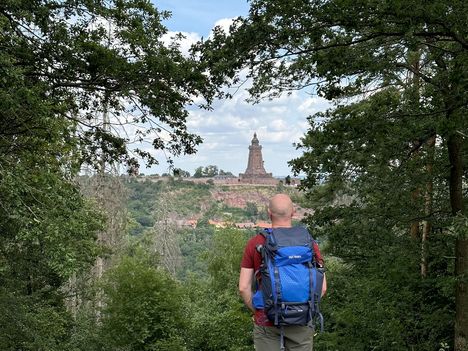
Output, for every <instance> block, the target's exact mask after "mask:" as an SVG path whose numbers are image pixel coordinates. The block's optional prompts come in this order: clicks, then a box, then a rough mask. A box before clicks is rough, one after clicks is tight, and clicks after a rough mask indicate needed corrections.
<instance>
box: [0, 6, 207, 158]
mask: <svg viewBox="0 0 468 351" xmlns="http://www.w3.org/2000/svg"><path fill="white" fill-rule="evenodd" d="M168 16H169V13H168V12H164V11H158V10H157V9H156V8H154V7H153V6H152V5H151V4H150V3H149V1H130V2H122V1H110V2H106V3H99V2H97V3H89V2H87V1H82V0H79V1H47V2H38V3H33V4H30V3H24V2H21V1H10V2H6V3H2V5H0V26H1V29H2V36H1V37H0V43H1V45H2V48H3V50H2V54H1V56H0V62H1V66H2V75H3V76H4V79H3V80H2V83H1V84H2V85H1V91H0V94H1V95H2V99H1V100H2V106H1V107H2V109H1V111H2V128H0V129H1V132H0V133H1V134H0V135H2V150H7V149H10V150H12V149H14V150H15V152H17V151H18V150H19V149H25V148H28V147H31V149H32V150H33V145H27V144H24V143H22V142H21V141H23V140H24V139H25V137H27V136H34V137H36V138H37V139H36V140H35V142H36V143H37V142H40V141H41V140H43V139H41V138H40V137H42V136H43V134H45V135H46V134H47V133H46V131H45V130H44V128H45V127H46V126H47V125H48V122H53V123H54V124H61V128H62V130H63V132H64V136H65V138H66V142H67V143H68V144H69V145H70V147H75V148H78V150H76V151H75V152H76V153H77V155H78V156H79V157H78V158H77V162H78V163H82V162H86V163H90V164H94V165H95V166H96V167H98V166H99V165H100V164H101V162H106V161H116V162H120V161H125V162H127V163H128V164H129V166H131V165H133V164H135V163H136V162H137V161H136V159H135V157H133V155H134V154H136V155H138V156H140V157H143V158H145V159H146V160H147V161H148V163H150V164H151V163H156V162H157V160H156V159H155V158H154V157H153V156H152V154H151V153H149V152H147V151H144V150H141V149H138V148H135V149H132V150H129V148H128V145H129V144H128V142H129V141H134V140H129V139H128V138H127V137H126V136H123V135H125V134H124V133H123V129H122V128H123V127H124V126H125V125H126V124H134V125H135V124H136V125H138V124H139V125H141V126H142V129H139V131H137V132H136V133H135V135H133V136H131V137H132V139H136V141H141V140H143V139H144V138H147V137H151V138H152V142H151V143H152V145H153V147H154V148H155V149H163V150H167V151H169V152H170V153H172V154H174V155H178V154H180V153H193V152H194V151H195V148H196V146H197V145H198V144H199V143H200V142H201V138H200V137H198V136H196V135H194V134H191V133H189V132H188V131H187V129H186V124H185V121H186V118H187V116H188V112H187V110H186V109H185V107H186V106H187V105H190V104H193V103H194V102H193V97H194V96H200V97H205V98H206V102H207V103H209V102H210V99H211V92H210V89H211V88H209V84H207V81H206V79H205V78H204V76H203V74H202V72H201V71H200V70H199V69H198V64H197V63H196V62H195V61H194V60H192V59H190V58H186V57H184V56H183V55H182V53H181V52H180V50H179V44H178V42H177V40H174V41H173V42H172V44H171V45H169V46H166V45H165V44H164V43H163V35H165V34H166V33H167V29H166V28H165V27H164V26H163V25H162V24H161V21H162V20H164V19H166V18H168ZM200 107H207V105H206V104H203V103H202V104H201V105H200ZM163 131H164V132H165V133H167V134H168V136H169V141H167V142H166V141H163V138H162V137H161V136H160V135H161V133H162V132H163ZM119 134H122V135H119ZM18 138H19V141H16V140H17V139H18ZM31 149H30V150H31Z"/></svg>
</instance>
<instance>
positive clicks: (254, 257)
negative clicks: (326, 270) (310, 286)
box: [241, 234, 323, 327]
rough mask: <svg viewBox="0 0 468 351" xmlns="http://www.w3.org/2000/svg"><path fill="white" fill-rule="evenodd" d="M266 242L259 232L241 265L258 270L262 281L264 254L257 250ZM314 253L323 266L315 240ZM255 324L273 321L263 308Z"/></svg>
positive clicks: (269, 324)
mask: <svg viewBox="0 0 468 351" xmlns="http://www.w3.org/2000/svg"><path fill="white" fill-rule="evenodd" d="M263 244H265V237H264V236H263V235H262V234H257V235H256V236H254V237H253V238H252V239H250V240H249V241H248V242H247V245H246V246H245V250H244V256H242V261H241V267H242V268H253V270H254V272H257V279H258V280H259V281H260V279H261V277H260V273H259V272H258V270H259V269H260V265H261V264H262V256H261V255H260V253H259V252H258V251H257V246H258V245H263ZM314 253H315V258H316V260H317V263H318V264H319V265H320V266H323V258H322V254H321V253H320V250H319V247H318V245H317V243H316V242H315V241H314ZM254 321H255V324H257V325H261V326H267V327H269V326H273V323H272V322H271V321H270V320H269V319H268V317H267V316H266V314H265V312H264V311H263V310H255V314H254Z"/></svg>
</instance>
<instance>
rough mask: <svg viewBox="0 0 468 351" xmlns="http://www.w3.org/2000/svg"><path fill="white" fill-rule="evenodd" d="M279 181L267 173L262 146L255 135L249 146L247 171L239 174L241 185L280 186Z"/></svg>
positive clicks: (255, 134)
mask: <svg viewBox="0 0 468 351" xmlns="http://www.w3.org/2000/svg"><path fill="white" fill-rule="evenodd" d="M278 182H279V181H278V179H275V178H273V175H272V174H271V173H267V172H266V171H265V167H264V161H263V156H262V146H261V145H260V142H259V141H258V138H257V133H254V136H253V139H252V142H251V145H250V146H249V160H248V162H247V169H246V170H245V172H244V173H240V174H239V183H248V184H272V185H275V184H278Z"/></svg>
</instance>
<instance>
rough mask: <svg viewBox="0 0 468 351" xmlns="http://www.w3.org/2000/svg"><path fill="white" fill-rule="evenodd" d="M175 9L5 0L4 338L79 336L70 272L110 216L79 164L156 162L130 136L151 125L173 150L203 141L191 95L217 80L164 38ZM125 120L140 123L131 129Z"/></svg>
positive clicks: (1, 85)
mask: <svg viewBox="0 0 468 351" xmlns="http://www.w3.org/2000/svg"><path fill="white" fill-rule="evenodd" d="M167 16H168V13H166V12H160V11H158V10H156V9H155V8H154V7H153V6H152V5H151V4H150V3H149V1H107V2H89V1H83V0H78V1H71V0H65V1H55V0H51V1H39V2H24V1H19V0H12V1H7V2H2V3H1V4H0V28H1V31H0V33H1V34H0V47H1V48H2V50H1V52H0V67H1V68H0V70H1V76H2V79H1V80H0V190H1V192H2V196H1V198H0V231H1V232H2V238H1V240H0V262H1V265H2V270H1V272H0V281H1V284H0V285H1V286H2V288H1V289H0V290H1V291H0V303H1V305H2V311H3V312H5V313H3V314H2V316H3V318H1V320H0V335H1V336H0V345H1V346H0V348H1V349H5V350H18V349H22V350H39V349H44V350H61V349H63V345H64V343H66V341H67V338H69V336H70V333H71V329H72V328H73V323H74V322H73V320H72V318H71V317H72V316H71V314H70V313H69V312H68V311H67V310H66V308H65V303H64V301H65V300H66V298H67V297H68V296H65V293H66V291H65V290H66V289H65V287H66V283H67V281H68V279H69V278H71V277H73V276H74V275H75V274H77V275H78V274H79V273H81V272H83V271H86V270H88V269H89V268H90V266H91V263H92V262H93V261H94V260H95V259H96V257H97V256H98V253H99V251H100V250H99V246H98V243H97V232H98V231H99V230H102V229H103V222H104V220H103V218H102V217H103V216H102V215H101V214H100V213H99V212H98V211H97V210H96V207H95V206H93V205H92V204H91V201H88V200H85V199H84V198H83V196H82V195H81V194H80V192H79V190H78V185H77V184H76V182H75V181H74V178H75V176H76V175H77V173H78V171H79V170H80V167H81V166H82V165H84V164H87V165H91V166H93V167H94V168H95V169H98V170H99V172H100V173H101V174H102V175H104V174H108V172H109V166H111V165H112V164H114V165H115V164H116V163H119V162H126V163H127V164H128V166H129V168H130V169H135V167H136V163H137V161H136V157H137V156H140V157H143V158H146V160H147V162H148V163H154V162H156V161H157V160H155V159H154V157H152V155H151V154H150V153H149V152H146V151H143V150H138V149H131V147H130V146H129V145H130V142H133V141H140V140H142V139H143V138H147V137H151V139H152V145H153V147H154V148H155V149H160V150H161V149H162V150H166V151H168V152H169V153H172V154H174V155H177V154H180V153H184V152H186V153H191V152H194V151H195V148H196V146H197V145H198V144H199V143H200V142H201V139H200V138H199V137H198V136H196V135H193V134H191V133H189V132H188V131H187V129H186V123H185V122H186V118H187V116H188V112H187V110H186V106H187V105H190V104H193V100H192V99H193V98H194V97H195V96H199V97H205V102H206V104H205V103H203V104H202V105H201V106H200V107H207V104H209V102H210V96H211V92H210V89H211V88H210V87H209V84H208V82H207V81H206V79H205V78H204V76H203V74H202V72H201V71H200V70H199V69H198V64H197V63H196V62H195V61H194V60H192V59H190V58H186V57H184V56H183V55H182V53H181V52H180V50H179V47H178V44H177V41H174V42H173V43H172V44H171V45H169V46H165V45H164V44H163V40H162V39H163V38H162V37H163V35H164V34H165V33H166V32H167V30H166V28H165V27H164V26H162V25H161V21H162V20H163V19H165V18H167ZM126 124H132V125H139V126H140V127H142V128H137V130H138V131H137V132H135V134H134V135H130V136H128V137H127V136H126V135H125V133H124V126H125V125H126ZM161 133H164V134H165V135H167V136H168V137H169V141H168V142H165V141H163V138H162V137H160V135H161ZM130 139H131V140H130ZM112 220H114V218H109V221H112ZM3 307H5V309H3ZM12 316H14V317H12Z"/></svg>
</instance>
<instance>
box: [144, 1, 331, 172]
mask: <svg viewBox="0 0 468 351" xmlns="http://www.w3.org/2000/svg"><path fill="white" fill-rule="evenodd" d="M153 3H154V4H155V6H156V7H157V8H158V9H160V10H168V11H171V12H172V17H171V18H170V19H169V20H167V21H165V23H164V24H165V25H166V26H167V28H168V29H169V31H170V33H169V35H170V36H171V35H174V34H175V33H176V32H182V33H183V34H185V36H186V39H185V41H184V43H183V44H182V48H183V49H184V48H185V49H187V48H189V47H190V45H191V44H193V43H195V42H196V41H198V40H200V39H201V38H202V37H204V38H206V37H208V36H209V34H210V31H211V29H212V28H213V27H214V26H215V25H221V26H223V27H225V28H227V27H228V26H229V23H230V21H231V20H232V19H233V18H235V17H238V16H245V15H247V13H248V10H249V3H248V2H247V1H246V0H218V1H214V0H199V1H189V0H161V1H157V0H153ZM247 97H248V95H247V92H246V91H245V90H239V91H238V92H237V93H236V94H235V95H234V97H233V99H230V100H222V101H216V102H215V103H214V105H213V111H204V110H198V109H190V117H189V119H188V122H187V125H188V128H189V131H190V132H193V133H196V134H198V135H200V136H201V137H202V138H203V140H204V143H203V144H202V145H200V146H199V147H198V152H197V153H196V154H195V155H188V156H181V157H178V158H176V159H175V160H174V164H175V167H177V168H181V169H184V170H187V171H189V172H190V173H191V174H193V172H194V170H195V169H196V168H197V167H199V166H203V167H204V166H207V165H216V166H218V167H219V168H220V169H223V170H225V171H231V172H233V173H234V174H235V175H237V174H239V173H242V172H244V171H245V169H246V167H247V159H248V147H249V145H250V142H251V140H252V137H253V134H254V132H256V133H257V135H258V138H259V140H260V144H261V145H262V146H263V150H262V152H263V159H264V162H265V169H266V171H267V172H272V173H273V175H274V176H286V175H288V174H291V170H290V168H289V166H288V165H287V162H288V161H289V160H291V159H293V158H295V157H298V156H300V154H301V152H300V151H299V150H296V149H295V148H294V146H293V143H297V142H298V141H299V139H300V138H301V137H302V136H303V135H304V133H305V132H306V131H307V128H308V124H307V121H306V118H307V117H308V116H309V115H311V114H313V113H316V112H318V111H321V110H324V109H326V108H327V106H328V104H327V103H326V101H324V100H323V99H320V98H318V97H316V96H311V95H310V94H307V92H293V93H292V95H290V96H286V95H285V96H283V97H281V98H279V99H275V100H273V101H264V102H261V103H259V104H256V105H251V104H249V103H247V102H246V101H245V99H246V98H247ZM157 156H158V155H157ZM159 159H160V165H158V166H153V167H151V168H150V169H145V168H144V167H141V168H140V171H141V172H142V173H145V174H154V173H159V174H161V173H164V172H167V170H168V165H167V163H166V162H165V161H164V156H163V155H159Z"/></svg>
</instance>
